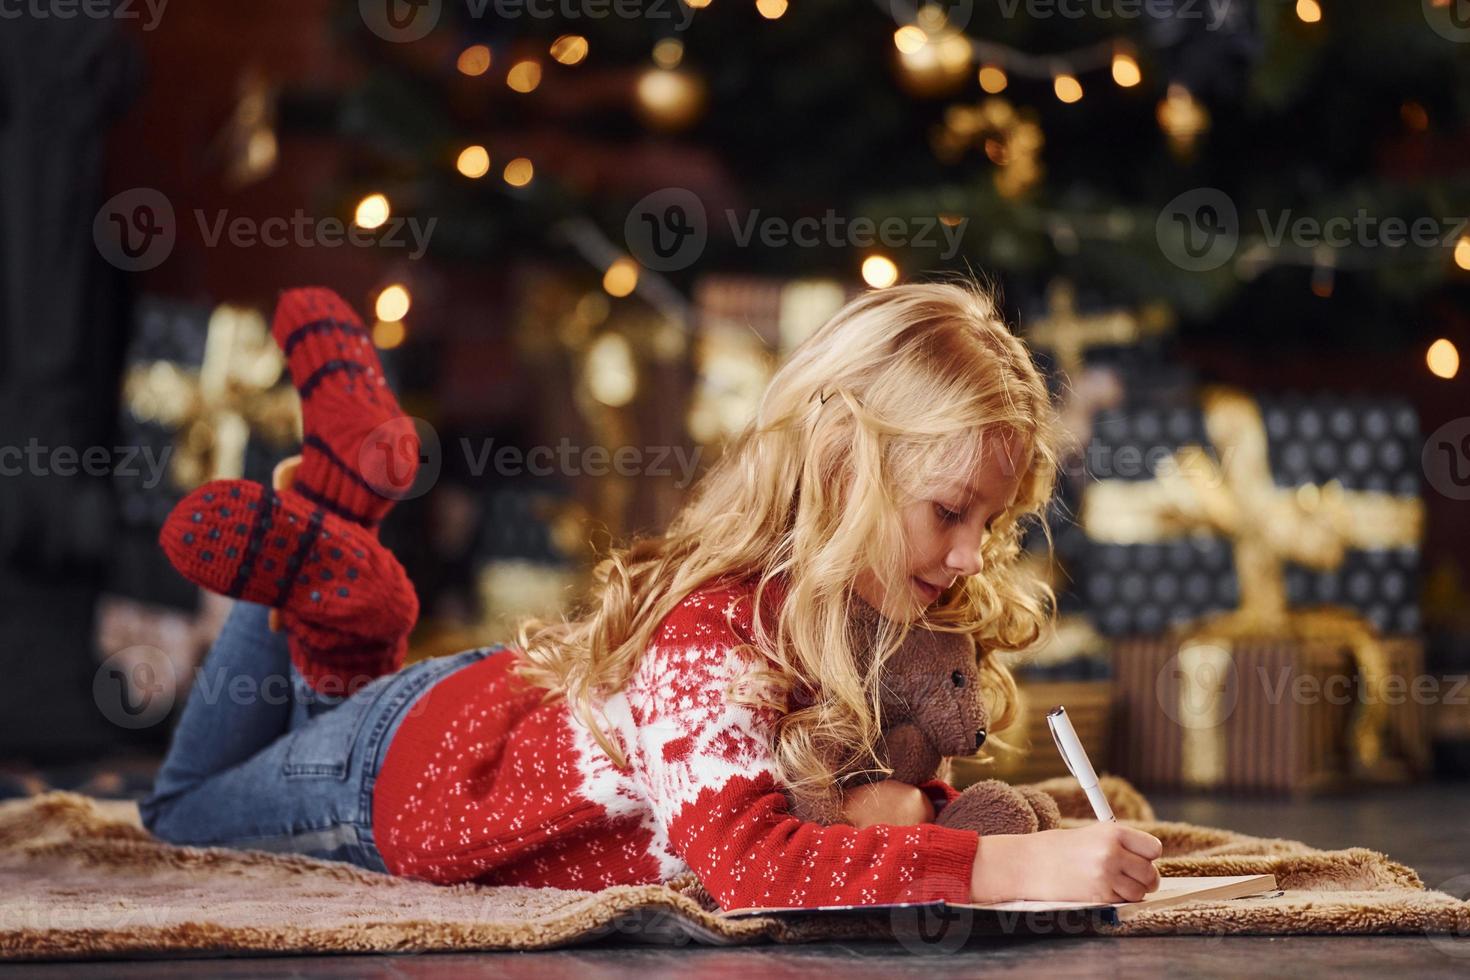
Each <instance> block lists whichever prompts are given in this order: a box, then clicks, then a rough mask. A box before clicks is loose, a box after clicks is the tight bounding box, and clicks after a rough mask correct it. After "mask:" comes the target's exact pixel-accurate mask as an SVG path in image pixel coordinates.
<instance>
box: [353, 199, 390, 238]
mask: <svg viewBox="0 0 1470 980" xmlns="http://www.w3.org/2000/svg"><path fill="white" fill-rule="evenodd" d="M392 213H393V209H392V207H391V206H390V205H389V204H388V198H387V197H386V196H385V195H383V194H369V195H368V196H367V197H365V198H363V199H362V200H361V201H358V202H357V211H356V213H355V214H354V216H353V222H354V223H355V224H356V225H357V227H359V228H366V229H368V230H369V231H371V230H372V229H374V228H377V227H379V226H380V225H382V224H383V222H385V221H387V220H388V216H389V215H390V214H392Z"/></svg>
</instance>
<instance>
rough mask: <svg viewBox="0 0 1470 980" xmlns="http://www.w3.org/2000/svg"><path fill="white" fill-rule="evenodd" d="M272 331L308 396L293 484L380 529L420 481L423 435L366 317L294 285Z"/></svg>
mask: <svg viewBox="0 0 1470 980" xmlns="http://www.w3.org/2000/svg"><path fill="white" fill-rule="evenodd" d="M271 333H272V334H274V335H275V338H276V343H277V344H279V345H280V347H281V350H282V351H283V352H284V353H285V355H286V365H287V368H288V369H289V370H290V372H291V381H292V383H293V384H295V385H296V390H297V391H298V392H299V393H300V395H301V421H302V429H303V436H302V448H301V456H302V459H301V467H300V469H299V470H298V471H297V473H296V477H295V483H294V485H293V487H292V489H294V490H295V491H296V492H297V493H299V494H300V495H301V496H303V497H305V498H306V499H307V500H309V501H311V502H312V503H313V504H316V505H317V506H318V507H321V508H322V509H323V510H325V511H327V512H329V513H332V514H335V515H337V516H338V517H341V518H344V519H346V520H349V521H353V522H354V523H356V524H359V525H361V526H363V527H365V528H368V529H370V530H371V529H376V528H377V526H378V522H379V521H381V520H382V519H383V515H385V514H386V513H387V512H388V510H389V508H391V507H392V506H393V504H394V503H395V502H396V501H398V500H402V499H403V498H404V497H405V496H406V495H407V494H408V491H409V489H410V487H412V485H413V481H414V477H415V476H416V475H417V474H418V466H419V440H418V434H417V433H416V432H415V431H414V427H413V421H412V420H411V419H409V418H408V416H406V415H404V414H403V410H402V409H400V408H399V407H398V400H397V399H396V398H394V397H393V391H392V389H390V388H389V387H388V382H387V379H386V378H384V376H383V366H382V364H381V363H380V362H379V361H378V355H377V352H376V351H375V350H374V349H373V345H372V341H371V339H370V338H369V336H368V332H367V330H366V329H364V328H363V325H362V320H360V319H359V318H358V316H357V314H356V313H355V312H354V311H353V310H352V308H351V307H350V306H348V305H347V303H345V302H344V301H343V300H342V297H340V296H338V295H337V294H336V293H334V292H332V291H331V290H330V289H320V288H306V289H290V290H287V291H286V292H284V293H282V294H281V299H280V302H278V303H277V304H276V315H275V321H274V322H273V323H272V325H271Z"/></svg>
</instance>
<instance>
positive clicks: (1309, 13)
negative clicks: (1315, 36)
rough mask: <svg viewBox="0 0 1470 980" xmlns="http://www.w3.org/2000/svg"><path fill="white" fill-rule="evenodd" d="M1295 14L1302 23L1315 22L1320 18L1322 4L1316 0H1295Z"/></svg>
mask: <svg viewBox="0 0 1470 980" xmlns="http://www.w3.org/2000/svg"><path fill="white" fill-rule="evenodd" d="M1296 15H1297V17H1298V18H1300V19H1301V22H1302V23H1303V24H1315V23H1317V22H1318V21H1319V20H1321V19H1322V5H1321V4H1319V3H1318V2H1317V0H1296Z"/></svg>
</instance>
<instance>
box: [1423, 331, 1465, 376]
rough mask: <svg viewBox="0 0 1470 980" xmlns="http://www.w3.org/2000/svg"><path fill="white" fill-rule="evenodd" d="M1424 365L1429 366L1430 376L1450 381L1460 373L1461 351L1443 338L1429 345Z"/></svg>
mask: <svg viewBox="0 0 1470 980" xmlns="http://www.w3.org/2000/svg"><path fill="white" fill-rule="evenodd" d="M1424 363H1426V364H1428V365H1429V373H1430V374H1432V375H1434V376H1435V377H1437V378H1445V379H1446V380H1448V379H1449V378H1453V377H1454V376H1455V375H1457V374H1459V373H1460V351H1459V349H1458V348H1456V347H1455V345H1454V342H1453V341H1451V340H1448V339H1446V338H1444V337H1441V338H1439V339H1438V340H1436V341H1435V342H1434V343H1432V344H1430V345H1429V350H1428V351H1427V352H1426V353H1425V354H1424Z"/></svg>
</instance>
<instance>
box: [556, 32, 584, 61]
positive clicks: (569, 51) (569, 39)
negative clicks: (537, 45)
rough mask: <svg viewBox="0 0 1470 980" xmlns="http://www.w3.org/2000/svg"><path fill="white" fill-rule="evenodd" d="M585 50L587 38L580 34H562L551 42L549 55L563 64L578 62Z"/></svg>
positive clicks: (582, 57)
mask: <svg viewBox="0 0 1470 980" xmlns="http://www.w3.org/2000/svg"><path fill="white" fill-rule="evenodd" d="M587 50H588V46H587V39H586V38H585V37H583V36H582V35H580V34H563V35H562V36H561V37H559V38H557V39H556V40H555V41H552V42H551V56H552V57H553V58H555V59H556V60H557V61H558V62H560V63H561V64H563V65H576V64H580V63H581V62H582V60H583V59H584V58H586V57H587Z"/></svg>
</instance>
